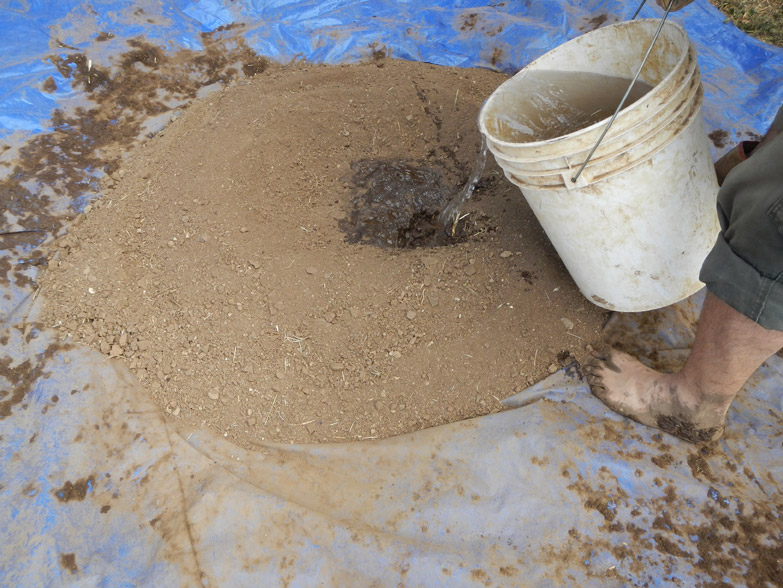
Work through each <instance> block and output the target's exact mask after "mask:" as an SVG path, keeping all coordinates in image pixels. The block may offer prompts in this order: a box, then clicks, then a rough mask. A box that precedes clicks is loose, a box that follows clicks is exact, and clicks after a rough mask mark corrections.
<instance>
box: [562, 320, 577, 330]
mask: <svg viewBox="0 0 783 588" xmlns="http://www.w3.org/2000/svg"><path fill="white" fill-rule="evenodd" d="M560 322H561V323H563V326H564V327H565V328H566V330H568V331H570V330H571V329H573V328H574V321H572V320H571V319H567V318H566V317H563V318H561V319H560Z"/></svg>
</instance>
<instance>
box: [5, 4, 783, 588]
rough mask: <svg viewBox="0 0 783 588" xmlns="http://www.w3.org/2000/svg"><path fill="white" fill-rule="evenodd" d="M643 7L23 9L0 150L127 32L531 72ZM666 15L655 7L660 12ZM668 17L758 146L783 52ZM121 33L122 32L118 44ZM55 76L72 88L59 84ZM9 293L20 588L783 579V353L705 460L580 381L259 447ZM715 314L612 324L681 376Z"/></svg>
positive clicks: (683, 307)
mask: <svg viewBox="0 0 783 588" xmlns="http://www.w3.org/2000/svg"><path fill="white" fill-rule="evenodd" d="M139 8H142V9H143V12H141V13H140V12H139V11H138V9H139ZM635 8H636V7H635V5H628V4H626V3H619V2H592V3H581V2H555V1H551V0H550V1H547V0H541V1H537V2H530V1H526V2H499V3H481V2H467V1H466V2H450V3H447V2H443V3H440V4H434V5H429V6H427V7H422V6H421V5H420V3H414V2H384V1H382V0H376V1H373V2H347V1H334V0H331V1H329V0H326V1H322V2H303V1H296V2H295V1H289V2H283V1H277V2H272V1H270V2H250V1H247V2H238V1H237V2H234V1H230V0H224V1H222V2H220V1H216V0H211V1H206V0H201V1H196V2H191V1H185V0H180V1H175V2H169V3H165V4H164V3H160V2H155V1H152V0H150V1H148V2H136V3H129V2H125V3H123V2H116V1H114V2H109V1H101V0H95V1H93V2H90V3H84V4H70V3H62V2H54V1H50V2H39V1H35V0H27V1H23V0H16V1H10V2H5V3H3V4H2V5H0V18H2V23H3V35H2V36H0V127H2V128H0V138H4V139H5V140H7V141H9V142H11V143H12V144H13V145H19V144H20V143H19V140H20V137H23V136H27V135H29V134H30V133H35V132H39V131H42V130H46V129H47V128H48V127H49V122H48V118H49V116H50V113H51V110H52V108H53V107H55V106H58V107H69V106H73V105H76V104H79V103H80V100H81V97H80V94H79V92H77V91H74V90H73V89H71V87H70V85H69V80H68V79H65V78H63V77H62V76H61V75H60V74H59V73H58V72H57V70H56V69H55V68H54V67H53V66H52V65H51V64H50V63H49V62H48V61H46V60H45V57H46V56H47V55H49V54H52V53H55V54H60V55H69V54H72V53H73V52H74V51H73V50H72V49H68V48H66V47H65V46H69V47H76V48H79V49H84V48H86V47H89V48H90V55H91V56H94V57H92V58H93V59H94V60H95V62H96V64H97V63H101V64H103V65H108V64H109V63H110V62H111V56H112V55H116V54H118V53H119V52H121V51H123V50H125V49H126V45H125V44H124V41H125V40H127V39H128V38H131V37H135V36H144V37H146V38H147V39H149V40H151V41H152V42H155V43H159V44H163V45H164V46H166V47H167V48H169V49H175V48H179V47H185V48H199V47H200V46H201V40H200V37H199V33H200V32H203V31H208V30H212V29H214V28H216V27H218V26H223V25H226V24H228V23H231V22H234V21H240V22H244V23H246V25H247V26H246V27H245V28H244V29H243V34H244V36H245V38H246V39H247V41H248V43H249V44H250V46H251V47H253V48H254V49H256V50H257V51H258V52H259V53H260V54H264V55H268V56H270V57H272V58H273V59H276V60H278V61H282V62H286V61H289V60H292V59H298V58H304V59H309V60H312V61H322V62H327V63H335V62H341V61H350V60H357V59H361V58H363V57H366V56H368V55H369V54H370V53H371V52H372V51H373V49H384V50H385V51H386V52H387V53H388V54H390V55H391V56H392V57H398V58H405V59H413V60H423V61H429V62H432V63H437V64H442V65H459V66H480V67H490V66H492V67H496V68H498V69H502V70H504V71H508V72H512V71H515V70H517V69H519V68H521V67H523V66H524V65H525V64H526V63H528V62H529V61H531V60H532V59H534V58H536V57H538V56H540V55H542V54H543V53H545V52H546V51H548V50H550V49H552V48H554V47H555V46H557V45H559V44H561V43H562V42H564V41H566V40H568V39H570V38H573V37H574V36H576V35H579V34H581V33H582V32H583V31H584V30H589V29H591V28H594V26H596V24H598V23H600V22H602V21H603V17H604V16H606V17H607V22H613V21H614V20H615V19H616V20H625V19H627V18H628V17H629V16H630V15H631V14H632V13H633V11H634V10H635ZM660 14H661V11H660V10H659V9H658V8H657V7H656V6H654V5H651V6H646V7H645V8H644V9H643V11H642V16H646V17H658V16H660ZM471 15H475V17H474V16H471ZM672 18H673V19H675V20H677V21H678V22H680V23H681V24H683V25H684V26H685V27H686V29H687V30H688V32H689V35H690V36H691V38H692V40H693V42H694V43H695V45H696V46H697V50H698V53H699V60H700V65H701V68H702V75H703V80H704V86H705V91H706V101H705V108H704V110H705V118H706V120H707V127H708V130H710V131H712V130H725V131H727V132H728V134H729V136H728V138H727V140H726V145H725V148H728V146H729V145H730V144H731V143H733V142H735V141H736V140H738V139H743V138H746V136H747V135H746V133H748V132H757V133H762V132H763V131H764V130H765V127H766V125H767V124H768V123H769V122H770V120H771V119H772V117H773V116H774V113H775V111H776V110H777V108H778V106H779V105H780V104H781V103H783V84H781V83H780V82H781V79H782V78H783V51H781V50H780V49H776V48H773V47H770V46H767V45H764V44H762V43H759V42H757V41H754V40H753V39H750V38H749V37H747V36H745V35H743V34H742V33H741V32H739V31H738V30H737V29H735V28H734V27H733V26H731V25H728V24H725V23H723V16H722V15H721V14H720V13H719V12H717V11H716V10H715V9H713V8H712V7H711V6H710V5H709V4H708V3H707V2H706V0H697V2H696V3H694V4H693V5H691V6H689V7H688V8H686V9H685V10H683V11H682V12H680V13H677V14H675V15H673V16H672ZM466 19H469V20H470V22H471V23H472V24H471V26H466V22H467V20H466ZM101 31H108V32H112V33H114V34H115V35H116V37H115V38H114V39H113V40H112V41H110V42H107V43H105V44H102V45H101V46H100V49H98V48H97V46H96V44H95V43H94V42H93V39H94V37H95V36H96V35H97V34H98V33H99V32H101ZM50 75H51V76H53V77H54V79H55V82H56V84H57V86H58V90H57V92H55V93H54V94H47V93H44V92H41V91H40V88H41V85H42V83H43V81H44V80H45V79H46V78H47V77H48V76H50ZM720 151H721V148H717V147H716V149H715V155H718V154H719V153H720ZM12 156H13V150H11V152H10V154H5V155H2V154H0V161H2V160H3V158H4V159H5V160H6V161H10V160H11V159H10V158H12ZM2 173H5V172H2ZM89 197H90V195H89V194H86V195H85V201H86V199H88V198H89ZM5 222H6V223H10V224H13V220H9V219H5ZM3 253H4V254H8V250H6V251H4V252H3ZM23 253H24V251H21V253H20V252H19V251H17V252H15V253H14V255H17V256H18V255H21V254H23ZM2 260H3V258H2V257H0V261H2ZM0 267H4V266H2V265H0ZM3 271H5V269H4V270H3ZM35 275H36V270H35V268H30V270H29V277H30V278H34V277H35ZM3 295H4V296H3V305H2V306H1V307H0V308H2V309H3V312H4V316H3V317H2V321H1V323H0V324H1V325H2V326H1V328H2V330H1V331H0V382H2V389H3V393H2V396H0V459H2V464H3V466H2V471H1V473H0V497H2V502H3V512H4V513H6V516H5V520H4V522H5V524H4V525H3V526H2V531H0V542H1V543H0V544H2V545H3V548H2V551H1V552H0V585H2V586H22V587H26V586H31V587H32V586H112V587H114V586H166V587H169V586H197V585H203V586H232V587H233V586H236V587H241V586H303V587H310V586H317V585H324V586H398V585H401V586H438V585H450V586H452V585H453V586H473V585H475V586H508V585H514V586H524V585H530V586H555V585H581V586H664V585H672V584H679V585H684V586H700V585H709V584H712V585H720V583H721V582H724V583H725V584H724V585H726V584H728V585H733V586H757V585H763V582H764V581H768V582H770V584H772V585H774V584H781V583H783V579H781V569H780V563H779V561H780V558H781V549H783V548H782V547H781V546H782V545H783V536H782V533H781V528H783V525H782V524H781V521H780V512H781V511H782V510H783V509H782V508H781V505H782V504H783V500H782V499H781V492H780V488H781V481H783V457H781V452H780V443H781V441H780V437H781V434H782V433H781V422H783V419H781V414H783V399H782V398H781V393H780V391H781V390H783V365H782V360H781V358H780V357H773V358H772V359H771V360H770V361H769V362H768V363H767V364H765V366H763V367H762V368H761V369H760V370H759V371H758V372H757V373H756V374H755V375H754V376H753V378H751V380H750V382H749V383H748V384H747V385H746V387H745V391H744V392H743V393H742V394H741V395H740V397H739V399H738V400H737V401H736V402H735V404H734V405H733V407H732V409H731V410H730V412H729V419H728V427H727V429H728V430H727V434H726V436H725V437H724V438H723V439H722V440H721V441H720V442H719V443H717V444H715V445H714V446H711V447H710V448H709V450H706V451H705V450H701V449H698V448H695V447H693V446H690V445H686V444H683V443H680V442H678V441H677V440H675V439H671V438H669V437H666V436H662V435H660V434H658V433H657V432H655V431H653V430H650V429H647V428H645V427H642V426H640V425H637V424H635V423H632V422H629V421H627V420H625V419H622V418H621V417H619V416H617V415H615V414H613V413H611V412H609V411H607V410H606V408H605V407H604V406H603V405H602V404H601V403H600V402H598V401H597V400H596V399H594V398H593V397H592V396H591V395H590V394H589V392H588V390H587V388H586V387H585V386H584V384H583V383H582V382H581V381H580V379H579V376H578V373H576V372H575V371H574V370H567V371H565V372H561V373H558V374H555V375H554V376H552V377H551V378H549V379H548V380H546V381H544V382H541V383H539V384H538V385H537V386H534V387H533V388H531V389H529V390H526V391H525V392H523V393H521V394H520V395H518V396H517V397H514V398H512V399H509V401H508V403H509V405H510V406H515V405H520V406H519V407H518V408H514V409H512V410H508V411H506V412H504V413H501V414H496V415H492V416H488V417H482V418H479V419H474V420H471V421H466V422H463V423H456V424H452V425H448V426H444V427H438V428H435V429H430V430H427V431H422V432H419V433H416V434H413V435H406V436H403V437H398V438H394V439H388V440H385V441H378V442H365V443H362V444H358V445H356V444H348V445H320V446H296V447H291V446H277V445H267V446H265V447H263V448H261V449H260V450H259V451H257V452H246V451H243V450H239V449H237V448H236V447H234V446H232V445H230V444H227V443H226V442H224V441H222V440H220V439H216V438H213V437H212V436H211V435H209V434H208V433H205V432H193V433H192V434H184V435H180V434H179V433H177V432H175V431H174V430H172V429H171V428H170V427H169V425H167V424H166V422H165V421H164V419H163V418H162V416H161V414H160V411H159V410H158V409H157V408H156V407H155V406H154V405H153V404H152V402H151V401H150V399H149V398H148V397H147V396H146V394H145V393H144V391H143V390H142V389H141V388H140V387H139V385H138V383H137V382H136V381H135V380H133V378H132V377H131V376H130V375H129V374H128V373H127V372H125V371H123V370H122V368H120V367H118V366H116V365H115V364H113V363H111V362H106V361H104V357H103V356H100V355H98V354H97V353H94V352H92V351H90V350H87V349H84V348H79V347H59V346H57V345H55V344H54V338H53V336H52V335H51V334H50V333H48V332H41V331H38V330H37V328H35V327H34V326H33V325H32V324H28V323H27V322H26V318H27V317H28V316H34V315H35V313H34V312H33V313H32V315H28V311H29V310H30V309H29V308H28V307H29V305H30V304H34V303H38V302H40V301H39V300H35V299H34V296H33V295H32V293H31V292H30V291H28V290H26V289H25V286H24V285H19V286H8V287H5V289H4V291H3ZM699 304H700V299H699V297H695V298H694V299H691V300H688V301H685V302H683V303H681V304H679V305H676V306H675V307H670V308H667V309H663V310H661V311H657V312H655V313H645V314H644V315H626V316H616V317H615V318H614V320H613V324H612V325H610V327H609V329H610V331H611V333H613V334H612V335H611V336H612V337H613V338H614V339H616V340H617V342H618V343H620V344H622V345H623V346H624V347H626V348H631V349H633V350H636V351H637V352H638V353H640V354H641V355H642V356H646V357H649V358H654V359H655V361H656V364H657V365H661V364H666V365H671V366H674V365H676V364H678V363H679V362H681V361H682V357H683V355H684V354H685V353H687V351H686V350H687V347H688V346H689V344H690V340H691V338H692V330H693V325H694V323H695V317H696V315H697V314H698V309H699ZM651 324H654V325H657V329H656V330H653V329H651V328H650V325H651ZM656 331H657V332H656Z"/></svg>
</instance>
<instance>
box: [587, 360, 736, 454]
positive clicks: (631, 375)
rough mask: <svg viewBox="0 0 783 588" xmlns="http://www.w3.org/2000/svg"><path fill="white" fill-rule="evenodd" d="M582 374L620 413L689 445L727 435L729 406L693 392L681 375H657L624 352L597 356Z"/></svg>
mask: <svg viewBox="0 0 783 588" xmlns="http://www.w3.org/2000/svg"><path fill="white" fill-rule="evenodd" d="M582 371H583V372H584V374H585V377H586V379H587V383H588V384H589V385H590V389H591V391H592V392H593V394H594V395H595V396H596V397H597V398H599V399H600V400H601V401H602V402H603V403H604V404H606V405H607V406H608V407H609V408H611V409H612V410H613V411H615V412H616V413H618V414H621V415H623V416H626V417H628V418H631V419H633V420H635V421H636V422H639V423H642V424H643V425H647V426H649V427H655V428H657V429H661V430H662V431H665V432H667V433H669V434H670V435H674V436H675V437H679V438H680V439H683V440H685V441H688V442H690V443H709V442H711V441H715V440H716V439H718V438H720V436H721V435H722V434H723V429H724V420H725V417H726V411H727V410H728V407H729V405H728V404H726V403H725V402H721V401H719V400H717V399H712V398H707V397H706V396H705V395H704V394H701V393H699V392H698V391H695V390H693V389H692V387H690V386H688V385H687V382H686V381H685V380H684V378H683V377H682V376H681V375H680V374H662V373H659V372H656V371H654V370H652V369H650V368H648V367H646V366H644V365H642V364H641V363H639V361H638V360H636V359H634V358H633V357H631V356H630V355H627V354H625V353H622V352H619V351H612V352H611V353H610V354H609V355H607V356H601V355H598V354H594V358H593V359H592V360H590V361H588V362H587V363H586V364H585V365H584V366H583V369H582ZM729 404H730V403H729Z"/></svg>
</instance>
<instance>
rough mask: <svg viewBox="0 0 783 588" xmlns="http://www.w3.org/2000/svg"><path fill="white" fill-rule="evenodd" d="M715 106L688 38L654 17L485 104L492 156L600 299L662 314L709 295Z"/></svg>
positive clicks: (609, 30) (585, 47)
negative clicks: (706, 110) (709, 116)
mask: <svg viewBox="0 0 783 588" xmlns="http://www.w3.org/2000/svg"><path fill="white" fill-rule="evenodd" d="M658 35H659V36H658ZM641 63H645V65H644V67H643V68H640V64H641ZM631 80H635V83H634V84H632V85H631V88H630V91H629V93H628V95H627V97H626V98H625V103H624V105H623V108H622V109H619V108H618V105H619V104H620V103H621V102H622V98H623V93H624V92H625V91H626V90H628V88H629V83H630V82H631ZM701 103H702V89H701V84H700V78H699V70H698V66H697V64H696V58H695V51H694V49H693V47H692V46H691V44H690V42H689V40H688V37H687V35H686V33H685V31H684V30H683V29H682V28H681V27H680V26H678V25H676V24H672V23H664V22H663V21H661V22H660V23H659V22H658V21H657V20H652V19H645V20H638V21H630V22H625V23H619V24H615V25H610V26H607V27H604V28H601V29H598V30H595V31H592V32H590V33H586V34H585V35H582V36H581V37H578V38H576V39H573V40H572V41H569V42H567V43H565V44H563V45H561V46H560V47H557V48H556V49H554V50H552V51H550V52H549V53H547V54H545V55H544V56H542V57H540V58H539V59H537V60H536V61H534V62H533V63H531V64H530V65H528V66H527V67H525V68H524V69H522V70H521V71H520V72H519V73H517V74H516V75H515V76H514V77H512V78H511V79H509V80H508V81H506V82H505V83H503V84H502V85H501V86H500V87H499V88H498V89H497V90H496V91H495V92H494V93H493V94H492V95H491V96H490V97H489V99H488V100H487V102H486V103H485V104H484V106H483V107H482V109H481V112H480V114H479V128H480V130H481V133H482V135H483V136H484V137H485V138H486V140H487V145H488V148H489V150H490V151H491V152H492V154H493V156H494V157H495V160H496V161H497V162H498V164H499V165H500V167H501V168H502V169H503V171H504V173H505V175H506V177H507V178H508V179H509V180H510V181H511V182H512V183H514V184H515V185H517V186H518V187H519V188H520V190H521V191H522V194H523V196H524V197H525V199H526V200H527V202H528V204H529V205H530V207H531V209H532V210H533V212H534V213H535V215H536V217H537V218H538V220H539V222H540V223H541V225H542V227H543V228H544V230H545V231H546V233H547V235H548V237H549V239H550V240H551V241H552V244H553V245H554V247H555V249H556V250H557V251H558V253H559V255H560V257H561V259H562V260H563V262H564V264H565V265H566V267H567V268H568V270H569V273H570V274H571V276H572V277H573V279H574V281H575V282H576V284H577V286H578V287H579V289H580V290H581V291H582V293H583V294H584V295H585V297H587V298H588V299H589V300H590V301H591V302H593V303H594V304H597V305H599V306H602V307H604V308H607V309H610V310H618V311H624V312H637V311H643V310H650V309H653V308H659V307H662V306H666V305H668V304H672V303H674V302H676V301H678V300H681V299H683V298H685V297H687V296H689V295H690V294H692V293H694V292H695V291H697V290H698V289H700V288H701V287H702V284H701V282H699V280H698V273H699V269H700V267H701V264H702V262H703V260H704V258H705V257H706V255H707V253H708V252H709V250H710V248H711V247H712V245H713V243H714V241H715V238H716V236H717V233H718V221H717V213H716V210H715V196H716V194H717V189H718V186H717V181H716V179H715V172H714V168H713V166H712V160H711V157H710V152H709V144H708V140H707V135H706V131H705V129H704V124H703V121H702V118H701ZM613 112H614V113H615V114H614V115H613V114H612V113H613ZM608 117H611V118H609V120H610V123H611V124H607V118H608Z"/></svg>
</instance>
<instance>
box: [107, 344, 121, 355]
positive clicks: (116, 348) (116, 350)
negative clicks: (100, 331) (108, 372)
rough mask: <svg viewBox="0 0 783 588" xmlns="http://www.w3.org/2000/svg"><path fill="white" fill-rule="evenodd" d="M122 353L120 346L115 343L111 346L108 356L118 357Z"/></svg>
mask: <svg viewBox="0 0 783 588" xmlns="http://www.w3.org/2000/svg"><path fill="white" fill-rule="evenodd" d="M120 355H122V347H120V346H119V345H117V344H116V343H115V344H114V345H112V346H111V350H110V351H109V357H119V356H120Z"/></svg>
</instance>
